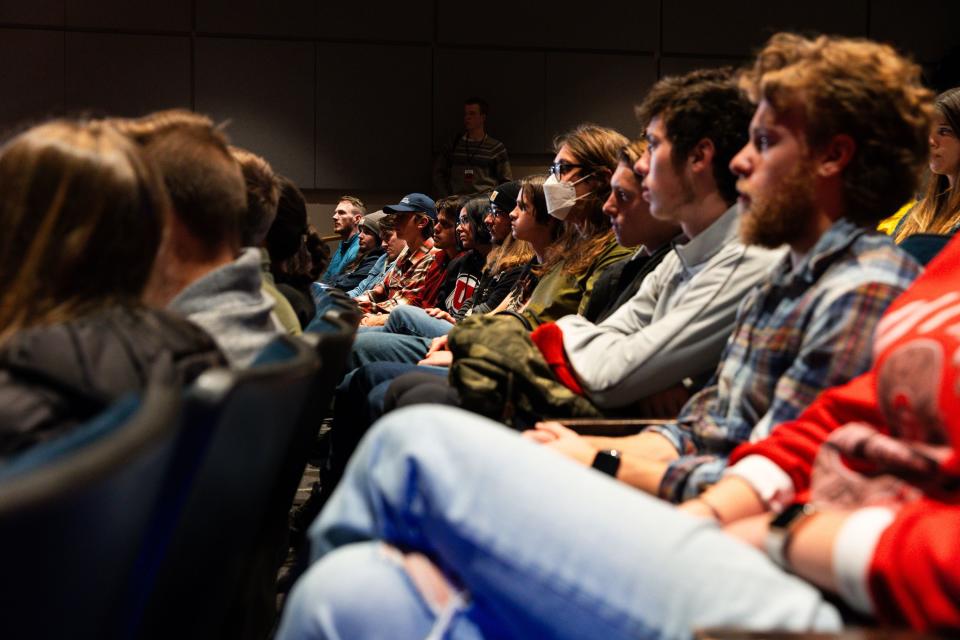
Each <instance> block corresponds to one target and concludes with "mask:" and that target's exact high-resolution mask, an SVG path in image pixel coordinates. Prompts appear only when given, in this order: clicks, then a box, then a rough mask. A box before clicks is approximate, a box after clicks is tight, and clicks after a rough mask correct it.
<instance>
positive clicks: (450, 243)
mask: <svg viewBox="0 0 960 640" xmlns="http://www.w3.org/2000/svg"><path fill="white" fill-rule="evenodd" d="M418 233H419V231H418ZM433 246H435V247H436V248H437V249H444V250H446V249H453V248H455V247H456V246H457V220H456V219H455V218H454V217H453V216H451V215H450V212H449V211H447V210H441V211H437V222H436V223H435V224H434V225H433Z"/></svg>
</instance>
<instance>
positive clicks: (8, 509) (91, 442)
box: [0, 363, 180, 639]
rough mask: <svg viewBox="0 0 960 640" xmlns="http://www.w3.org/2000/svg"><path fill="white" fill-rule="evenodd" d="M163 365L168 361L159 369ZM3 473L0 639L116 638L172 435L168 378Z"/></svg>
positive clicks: (173, 405) (123, 633) (174, 396)
mask: <svg viewBox="0 0 960 640" xmlns="http://www.w3.org/2000/svg"><path fill="white" fill-rule="evenodd" d="M161 366H167V367H169V363H161ZM153 379H154V380H155V381H154V382H152V383H151V384H150V385H149V386H148V388H147V389H146V391H145V392H144V394H143V395H142V397H140V396H136V395H131V396H128V397H126V398H124V399H122V400H120V401H119V402H117V403H116V404H115V405H114V406H113V407H111V408H110V409H109V410H107V411H106V412H105V413H104V414H102V415H101V416H99V417H97V418H95V419H94V420H92V421H90V422H89V423H87V424H85V425H83V426H81V427H79V428H78V429H76V430H74V431H72V432H71V433H70V434H69V435H67V436H65V437H63V438H60V439H57V440H54V441H51V442H48V443H44V444H41V445H39V446H37V447H34V448H33V449H31V450H29V451H27V452H26V453H24V454H22V455H20V456H18V457H16V458H14V459H12V460H10V461H9V463H7V464H5V465H4V466H3V468H2V470H0V575H2V578H0V585H2V586H0V609H2V611H3V614H2V617H0V636H2V637H3V638H9V639H15V638H16V639H19V638H31V639H32V638H77V639H86V638H96V639H103V638H107V639H109V638H118V637H127V635H128V632H129V628H127V627H126V626H125V623H126V622H127V618H126V615H125V614H126V610H125V608H124V607H123V604H122V603H123V602H124V601H125V599H126V598H127V597H128V596H129V594H130V592H131V590H133V589H135V588H137V587H136V585H138V584H141V583H140V582H139V581H138V580H137V579H136V578H135V577H134V575H133V574H134V573H135V570H134V566H135V561H136V557H137V553H138V549H139V548H140V546H141V544H142V541H143V533H144V531H145V529H146V527H147V524H148V521H149V519H150V516H151V512H152V509H153V505H154V498H155V496H156V495H157V493H158V491H159V488H160V486H161V482H162V480H163V478H164V475H165V472H166V468H167V463H168V460H169V458H170V455H171V452H172V450H173V442H174V439H175V435H176V429H177V425H178V422H177V417H178V412H179V403H180V390H179V389H178V388H176V387H174V386H172V385H171V384H169V382H166V383H165V382H162V381H161V380H169V377H168V376H167V375H165V374H164V375H161V376H160V377H159V378H156V377H155V378H153Z"/></svg>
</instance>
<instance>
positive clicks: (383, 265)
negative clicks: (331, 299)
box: [347, 215, 407, 298]
mask: <svg viewBox="0 0 960 640" xmlns="http://www.w3.org/2000/svg"><path fill="white" fill-rule="evenodd" d="M393 223H394V220H393V216H387V215H385V216H384V217H383V218H381V219H380V223H379V227H380V248H381V249H382V250H383V256H381V258H382V261H381V260H377V265H376V266H375V267H374V268H373V269H371V270H370V273H369V274H368V275H367V277H366V278H364V279H363V280H362V281H361V282H360V284H358V285H357V286H356V287H354V288H353V289H351V290H350V291H348V292H347V295H348V296H350V297H351V298H357V297H360V296H361V295H363V294H364V293H366V292H367V291H369V290H370V289H372V288H374V287H375V286H377V285H378V284H380V283H381V282H383V279H384V278H386V277H387V273H389V272H390V270H391V269H393V268H394V266H396V264H397V258H399V257H400V254H401V253H402V252H403V250H404V249H405V248H406V247H407V243H406V241H405V240H403V239H402V238H398V237H397V231H396V229H395V228H394V225H393Z"/></svg>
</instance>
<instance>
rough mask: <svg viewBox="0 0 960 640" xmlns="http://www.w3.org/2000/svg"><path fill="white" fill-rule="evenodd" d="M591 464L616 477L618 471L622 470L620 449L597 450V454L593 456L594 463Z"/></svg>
mask: <svg viewBox="0 0 960 640" xmlns="http://www.w3.org/2000/svg"><path fill="white" fill-rule="evenodd" d="M591 466H592V467H593V468H594V469H596V470H598V471H602V472H603V473H605V474H607V475H608V476H611V477H613V478H616V477H617V471H619V470H620V451H618V450H617V449H603V450H602V451H597V455H595V456H594V457H593V464H592V465H591Z"/></svg>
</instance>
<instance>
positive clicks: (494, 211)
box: [490, 203, 510, 218]
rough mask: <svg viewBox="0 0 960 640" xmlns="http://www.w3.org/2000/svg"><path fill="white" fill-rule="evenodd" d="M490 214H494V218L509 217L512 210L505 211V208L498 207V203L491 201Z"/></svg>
mask: <svg viewBox="0 0 960 640" xmlns="http://www.w3.org/2000/svg"><path fill="white" fill-rule="evenodd" d="M490 215H492V216H493V217H494V218H508V217H510V212H509V211H504V210H503V209H501V208H500V207H498V206H497V205H495V204H492V203H491V205H490Z"/></svg>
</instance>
